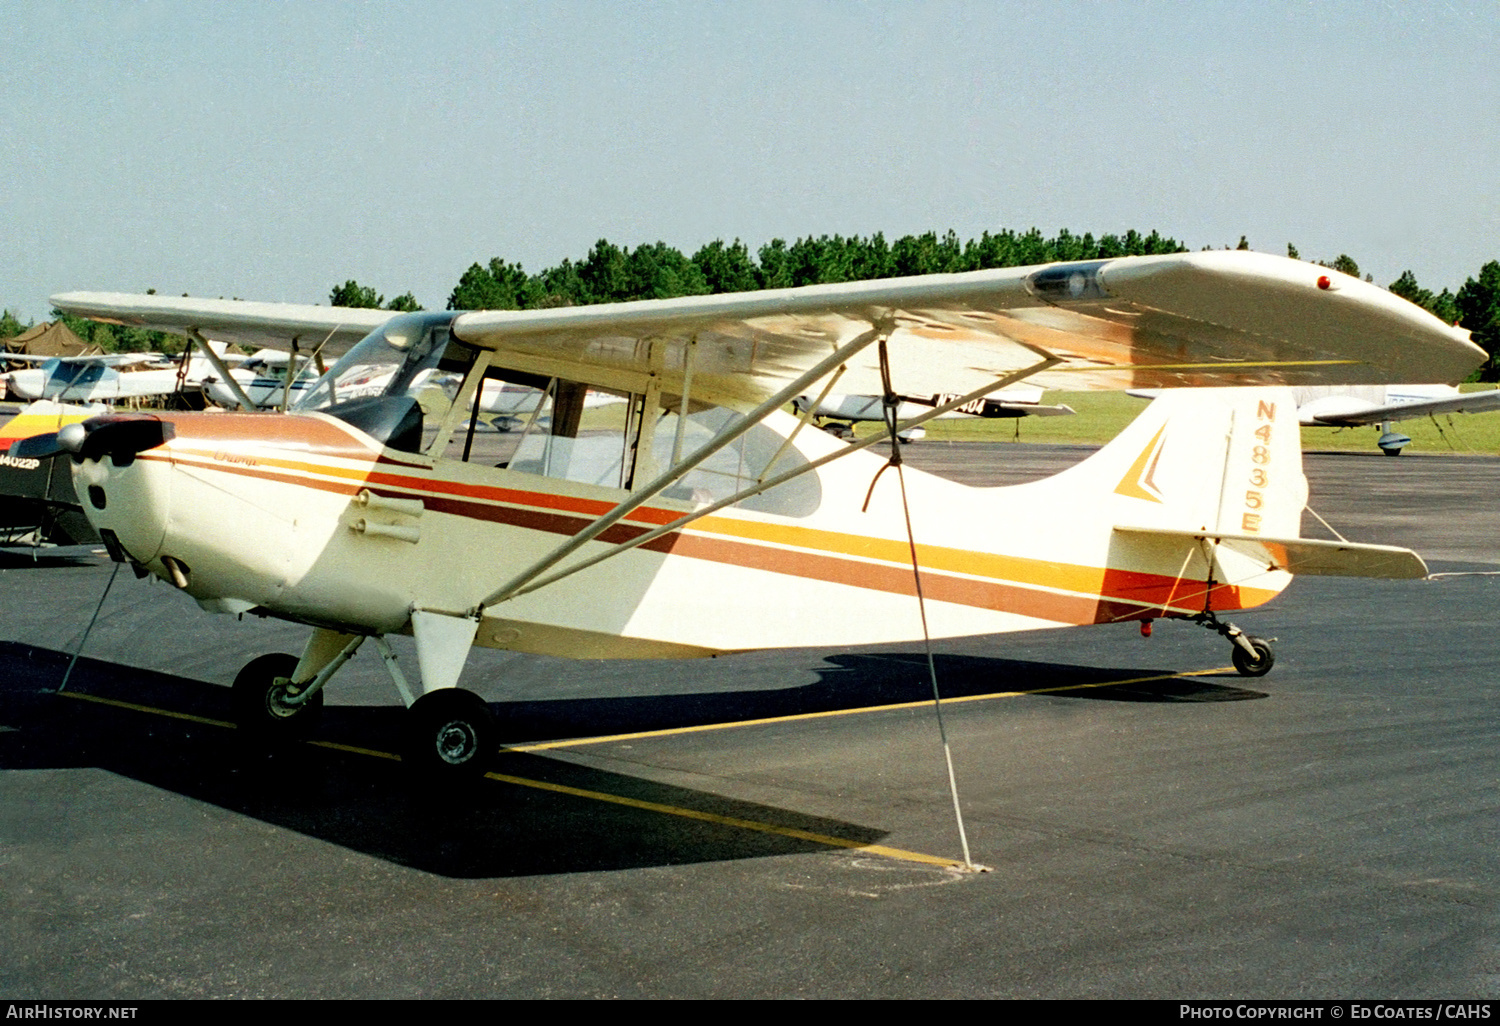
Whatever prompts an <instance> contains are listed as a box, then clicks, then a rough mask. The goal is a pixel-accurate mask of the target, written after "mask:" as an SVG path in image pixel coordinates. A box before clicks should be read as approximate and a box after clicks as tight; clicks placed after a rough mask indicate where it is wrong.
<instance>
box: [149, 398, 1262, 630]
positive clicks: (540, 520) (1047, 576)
mask: <svg viewBox="0 0 1500 1026" xmlns="http://www.w3.org/2000/svg"><path fill="white" fill-rule="evenodd" d="M183 420H186V418H183ZM290 420H291V418H285V417H277V416H274V415H272V416H268V415H265V414H216V415H211V416H207V417H201V418H200V417H193V418H192V419H191V421H189V422H188V423H189V424H190V426H191V428H192V429H193V431H192V434H191V435H188V433H187V432H186V431H184V430H182V428H183V426H184V424H183V421H178V431H179V434H178V437H177V438H176V439H174V440H173V441H172V442H169V443H168V444H167V446H166V447H165V448H164V449H162V450H156V451H155V452H152V453H142V454H141V458H142V459H152V460H160V459H165V458H170V459H171V460H172V461H174V462H177V463H181V464H185V465H189V466H195V467H198V468H200V469H203V470H217V471H222V472H226V473H232V474H236V475H241V476H249V477H256V478H260V479H263V480H268V481H277V482H280V483H283V484H290V485H295V486H298V487H307V488H315V489H318V490H320V491H327V492H332V493H335V494H344V495H350V496H352V495H354V494H356V493H357V492H358V491H359V490H360V489H361V488H366V487H368V488H371V490H372V491H376V492H379V493H381V494H385V495H390V496H393V497H413V495H415V497H419V498H421V499H422V500H423V502H424V504H425V505H426V507H427V508H428V509H429V510H432V511H433V512H441V513H447V514H449V515H452V516H459V517H465V518H468V519H472V520H481V521H486V522H491V523H501V524H506V525H508V526H513V527H520V528H523V529H527V530H535V531H543V532H546V533H549V534H558V535H571V534H575V533H577V532H578V531H580V530H582V529H583V528H584V527H586V526H587V525H588V523H589V522H590V521H591V520H592V519H593V518H595V517H598V516H600V515H602V514H604V513H606V512H608V511H609V510H610V509H612V508H613V507H614V503H612V502H609V501H607V500H596V499H585V498H580V497H576V496H568V495H559V494H557V493H553V492H540V491H532V490H529V489H517V488H506V487H502V486H497V485H480V484H470V483H465V482H458V481H435V480H432V479H431V478H429V477H425V476H416V475H412V474H405V473H396V472H393V471H391V470H385V469H383V468H385V467H410V468H412V469H428V466H429V465H428V464H427V463H424V462H419V461H421V460H422V459H423V458H422V457H415V458H413V459H412V460H411V461H407V460H401V459H393V458H391V457H389V456H384V455H383V454H382V453H381V451H380V450H376V449H373V448H371V447H369V446H367V445H362V444H360V442H359V439H358V437H357V436H354V435H351V434H349V433H347V431H346V429H343V428H342V426H340V425H336V424H331V423H328V422H327V421H323V420H320V419H317V418H304V417H298V418H296V423H295V424H291V423H288V421H290ZM203 421H210V422H213V423H214V424H215V426H216V427H220V426H222V427H223V428H228V429H229V430H218V431H213V432H208V433H204V432H200V431H197V430H196V429H197V428H198V427H199V426H200V424H201V423H202V422H203ZM273 425H274V427H275V428H276V429H277V430H275V431H274V432H270V431H265V430H262V429H265V428H269V427H271V426H273ZM309 425H317V429H315V430H313V431H308V430H306V428H307V427H308V426H309ZM294 427H295V428H296V429H297V430H290V429H291V428H294ZM250 428H254V429H255V430H254V431H253V432H252V431H251V430H249V429H250ZM185 436H186V437H185ZM216 441H217V442H226V443H242V444H243V448H241V446H240V445H235V450H238V451H232V450H225V449H223V448H201V447H200V446H202V444H203V443H205V442H206V443H209V445H212V444H213V443H214V442H216ZM278 443H279V444H281V445H282V446H284V448H283V451H285V450H286V449H296V450H301V452H304V453H306V456H307V458H303V459H296V458H288V457H284V456H267V455H264V453H265V446H267V445H277V444H278ZM252 450H253V451H252ZM319 457H325V458H335V459H343V460H349V461H352V462H358V463H362V464H365V466H362V467H341V466H337V465H333V464H330V463H326V462H321V461H319V460H318V458H319ZM682 515H683V514H682V513H681V512H680V511H676V510H670V509H661V508H654V507H640V508H638V509H636V510H634V511H632V512H631V513H630V515H629V517H628V520H631V521H636V523H635V524H632V523H628V522H621V523H619V524H616V525H614V526H613V527H611V528H610V529H609V530H607V531H606V532H604V534H603V535H602V536H601V537H600V539H599V540H601V541H603V542H606V543H612V544H620V543H623V542H626V541H630V540H632V539H634V538H637V537H639V536H640V535H641V534H643V533H645V531H646V530H648V528H646V527H641V526H637V525H638V524H640V523H645V524H649V525H651V526H652V527H655V526H659V525H661V524H666V523H670V522H672V521H673V520H676V519H678V518H679V517H681V516H682ZM711 536H717V537H711ZM736 539H743V540H736ZM643 547H644V548H646V549H649V550H651V551H655V552H660V553H668V552H670V553H672V554H674V555H679V556H685V557H689V558H694V559H703V560H709V561H713V562H718V563H724V564H727V565H733V566H742V567H747V568H751V569H758V570H764V571H767V572H770V573H777V574H783V575H786V576H792V577H802V578H807V579H810V580H820V581H826V582H830V583H837V584H846V585H850V586H852V587H859V588H867V589H870V590H874V591H883V592H890V593H895V594H914V593H915V589H914V586H913V583H912V577H911V569H910V550H909V549H908V548H907V545H906V543H905V542H904V541H900V540H897V539H890V538H879V537H872V536H867V535H856V534H846V533H842V532H837V531H828V530H823V529H819V528H811V527H804V526H800V525H793V524H775V523H767V522H764V521H753V520H741V519H737V518H727V517H717V516H711V517H704V518H703V519H701V520H698V521H696V522H695V523H694V524H693V525H692V527H691V528H688V529H684V530H682V531H675V532H672V533H671V534H668V535H665V536H663V537H661V538H657V539H655V540H654V541H652V542H649V543H647V544H646V545H645V546H643ZM917 553H918V559H919V562H920V563H921V565H922V569H923V586H924V591H925V593H926V594H927V595H928V596H929V597H931V598H933V599H936V600H939V601H944V602H951V603H955V604H958V605H966V606H972V607H976V608H982V609H993V610H997V611H1004V612H1010V613H1015V614H1018V615H1022V616H1029V617H1035V618H1037V619H1041V620H1048V621H1052V622H1057V623H1072V624H1084V623H1102V622H1109V621H1114V620H1120V619H1140V618H1144V617H1151V616H1162V615H1166V613H1167V611H1168V609H1175V610H1178V611H1184V610H1190V611H1193V612H1196V611H1198V610H1199V609H1201V608H1203V601H1204V596H1203V595H1202V594H1201V592H1200V591H1199V590H1198V589H1199V587H1200V585H1199V582H1197V581H1184V580H1183V579H1181V578H1177V577H1170V576H1165V575H1162V574H1154V573H1144V572H1139V571H1130V570H1119V569H1113V568H1109V567H1092V566H1083V565H1079V564H1069V563H1056V562H1051V561H1048V560H1040V559H1031V558H1027V557H1021V556H1009V555H1003V554H1000V553H990V552H976V551H969V550H964V549H956V548H950V547H947V546H936V545H918V546H917ZM871 561H873V562H871ZM1185 584H1186V585H1187V586H1188V587H1187V593H1184V585H1185ZM1276 594H1277V592H1276V591H1273V590H1270V589H1260V588H1243V587H1237V586H1232V585H1218V586H1215V587H1214V589H1213V591H1212V593H1211V595H1210V602H1209V605H1210V606H1211V607H1212V608H1214V609H1220V610H1224V609H1242V608H1246V607H1247V606H1252V605H1259V604H1260V603H1263V602H1266V601H1268V600H1270V599H1271V598H1274V597H1275V596H1276ZM1174 598H1175V599H1176V600H1177V601H1175V602H1174V601H1173V600H1174ZM1169 602H1171V603H1172V605H1171V606H1170V607H1169V606H1168V605H1167V604H1168V603H1169ZM1184 602H1186V603H1187V604H1184Z"/></svg>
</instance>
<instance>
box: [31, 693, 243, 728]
mask: <svg viewBox="0 0 1500 1026" xmlns="http://www.w3.org/2000/svg"><path fill="white" fill-rule="evenodd" d="M58 694H60V695H62V696H63V697H64V698H76V699H79V700H80V701H84V702H98V703H99V704H100V705H112V706H114V707H115V708H117V709H130V710H132V711H134V712H143V713H153V714H155V715H157V716H166V717H168V718H170V719H174V720H187V721H188V722H189V723H204V724H207V725H208V726H210V727H228V728H229V729H230V730H233V729H234V724H233V723H230V722H229V721H228V720H211V719H209V718H208V717H207V716H194V715H193V714H192V713H185V712H173V711H172V710H171V709H159V708H157V707H156V706H154V705H137V704H136V703H134V702H122V701H120V700H119V699H118V698H100V697H99V696H98V695H89V694H85V693H84V692H82V691H60V692H58Z"/></svg>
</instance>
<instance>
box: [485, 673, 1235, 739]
mask: <svg viewBox="0 0 1500 1026" xmlns="http://www.w3.org/2000/svg"><path fill="white" fill-rule="evenodd" d="M1233 670H1234V667H1232V666H1216V667H1214V668H1213V669H1210V670H1184V671H1182V672H1181V673H1160V674H1156V675H1155V676H1151V677H1130V678H1128V679H1126V680H1105V681H1099V682H1098V683H1095V684H1061V685H1059V686H1057V687H1055V688H1034V689H1032V690H1030V691H994V692H990V693H989V694H984V695H963V696H961V697H958V698H945V699H943V704H944V705H958V704H959V703H960V702H992V701H995V700H996V699H1000V698H1021V697H1023V696H1025V695H1046V694H1053V693H1056V692H1059V691H1087V690H1090V689H1092V688H1113V687H1119V686H1120V685H1122V684H1146V683H1150V682H1152V681H1159V680H1173V679H1175V678H1177V677H1207V676H1210V675H1211V674H1216V673H1225V672H1232V671H1233ZM930 705H932V699H930V698H924V699H922V700H921V701H918V702H896V703H893V704H891V705H865V706H859V707H858V708H854V709H825V710H823V711H821V712H809V713H791V714H789V715H787V716H766V717H762V718H761V719H757V720H733V721H730V722H728V723H699V724H695V725H693V726H691V727H666V728H663V729H662V730H642V731H638V732H636V733H634V734H605V735H600V736H597V737H579V738H570V739H568V740H565V741H539V742H537V743H536V744H529V745H504V746H502V747H501V749H500V751H502V752H541V751H546V750H547V749H550V748H577V747H579V746H581V745H598V744H606V743H608V742H611V741H636V740H639V739H642V738H648V737H671V736H673V735H676V734H698V733H701V732H703V731H707V730H732V729H734V728H736V727H759V726H764V725H766V724H769V723H793V722H796V721H797V720H821V719H826V718H828V717H830V716H854V715H859V714H862V713H876V712H894V711H896V710H899V709H922V708H926V707H927V706H930Z"/></svg>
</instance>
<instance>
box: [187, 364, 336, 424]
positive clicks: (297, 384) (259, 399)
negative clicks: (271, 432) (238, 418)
mask: <svg viewBox="0 0 1500 1026" xmlns="http://www.w3.org/2000/svg"><path fill="white" fill-rule="evenodd" d="M292 359H293V354H291V353H288V352H285V351H284V350H280V349H261V350H258V351H256V352H254V353H252V354H251V355H250V356H248V357H246V358H244V359H243V360H240V361H239V362H238V363H237V365H236V366H233V367H229V368H228V371H229V379H232V380H233V381H234V382H235V384H237V385H238V386H239V391H240V394H241V395H244V396H246V397H247V398H248V399H249V400H250V403H251V404H252V405H253V406H255V407H257V408H259V409H270V408H272V407H277V406H281V405H283V402H282V399H283V397H284V396H285V395H286V388H287V368H288V367H289V366H291V361H292ZM321 373H322V372H321V371H320V370H319V369H318V366H317V364H316V363H315V362H314V361H313V360H312V359H310V358H303V359H301V360H299V361H298V362H297V369H296V370H295V371H294V372H293V374H292V380H291V389H292V399H291V401H290V402H289V403H287V404H286V405H295V403H296V401H297V400H298V399H299V398H301V396H302V393H303V392H305V391H307V389H309V388H311V387H312V385H313V383H314V382H316V381H317V380H318V378H319V376H320V375H321ZM199 380H200V381H201V382H202V385H203V390H204V391H205V392H206V393H208V397H209V398H210V399H212V400H213V401H214V402H216V403H218V404H219V405H220V406H226V407H230V408H233V407H235V406H238V405H241V400H240V396H239V395H237V394H236V392H235V388H234V387H233V386H232V385H230V384H228V382H227V380H226V379H225V378H223V377H221V376H220V375H219V372H218V371H217V369H215V368H212V367H210V368H208V369H207V370H206V371H204V372H202V373H201V374H200V378H199Z"/></svg>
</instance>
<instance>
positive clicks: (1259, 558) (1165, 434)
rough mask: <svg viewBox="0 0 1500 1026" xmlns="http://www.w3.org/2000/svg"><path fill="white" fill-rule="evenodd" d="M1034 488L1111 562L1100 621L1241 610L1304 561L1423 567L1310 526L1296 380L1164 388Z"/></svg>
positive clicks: (1306, 565)
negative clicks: (1312, 537)
mask: <svg viewBox="0 0 1500 1026" xmlns="http://www.w3.org/2000/svg"><path fill="white" fill-rule="evenodd" d="M1021 487H1022V488H1028V487H1029V488H1033V489H1035V490H1034V491H1032V492H1031V493H1029V494H1030V495H1031V496H1034V497H1035V499H1037V500H1041V501H1038V502H1035V503H1033V504H1032V508H1036V509H1044V510H1051V511H1053V512H1052V514H1051V516H1052V518H1053V521H1052V523H1050V524H1049V525H1048V529H1049V530H1050V532H1051V533H1052V536H1053V537H1054V538H1057V539H1059V541H1061V538H1062V536H1063V535H1067V536H1068V537H1069V538H1070V539H1071V540H1072V543H1073V545H1074V547H1075V548H1078V547H1081V548H1082V549H1084V550H1086V551H1087V552H1088V553H1089V554H1090V557H1091V558H1093V559H1098V560H1099V562H1098V563H1095V564H1093V565H1097V566H1102V568H1103V578H1102V581H1101V585H1100V598H1101V603H1100V609H1099V612H1098V614H1097V616H1098V618H1099V619H1107V620H1119V619H1139V618H1148V617H1153V616H1184V615H1192V614H1194V613H1199V612H1203V611H1204V610H1207V609H1214V610H1227V609H1242V608H1246V607H1249V606H1255V605H1259V604H1261V603H1263V602H1266V601H1268V600H1270V599H1271V598H1273V597H1275V595H1277V594H1278V593H1280V591H1281V590H1282V589H1283V588H1285V587H1286V585H1287V584H1288V583H1289V582H1290V580H1291V574H1292V573H1317V574H1341V575H1352V576H1364V577H1419V576H1422V575H1423V574H1425V573H1426V568H1425V567H1424V566H1423V565H1422V562H1421V560H1420V559H1419V558H1417V556H1416V555H1415V554H1414V553H1412V552H1409V551H1407V550H1406V549H1395V548H1390V547H1387V546H1367V545H1355V544H1352V543H1347V542H1322V541H1309V540H1304V539H1301V538H1300V537H1299V535H1300V528H1301V519H1302V510H1303V508H1304V507H1305V506H1306V504H1307V479H1306V478H1305V477H1304V476H1303V474H1302V445H1301V432H1300V427H1299V425H1298V423H1297V409H1296V404H1295V403H1294V402H1293V399H1292V394H1291V391H1290V390H1289V389H1284V388H1278V389H1264V388H1262V389H1249V388H1232V389H1231V388H1223V389H1193V390H1179V391H1172V392H1168V393H1165V394H1164V395H1162V396H1161V397H1160V398H1158V399H1156V400H1155V401H1154V402H1153V403H1152V404H1151V405H1150V406H1149V407H1147V408H1146V410H1145V411H1144V412H1143V413H1142V414H1141V415H1140V416H1139V417H1138V418H1136V420H1135V421H1134V422H1133V423H1132V424H1130V426H1129V427H1127V428H1126V429H1125V430H1124V431H1122V432H1121V433H1120V435H1119V436H1118V437H1117V438H1115V440H1114V441H1112V442H1110V443H1109V444H1108V445H1106V446H1105V447H1104V448H1103V449H1101V450H1100V451H1099V452H1097V453H1095V454H1094V455H1093V456H1092V457H1090V458H1089V459H1087V460H1085V461H1084V462H1082V463H1080V464H1078V465H1077V466H1076V467H1072V468H1070V469H1069V470H1066V471H1064V472H1063V473H1061V474H1058V475H1057V476H1056V477H1053V478H1049V479H1048V480H1046V481H1040V482H1036V483H1035V484H1033V485H1030V486H1027V485H1022V486H1021Z"/></svg>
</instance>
